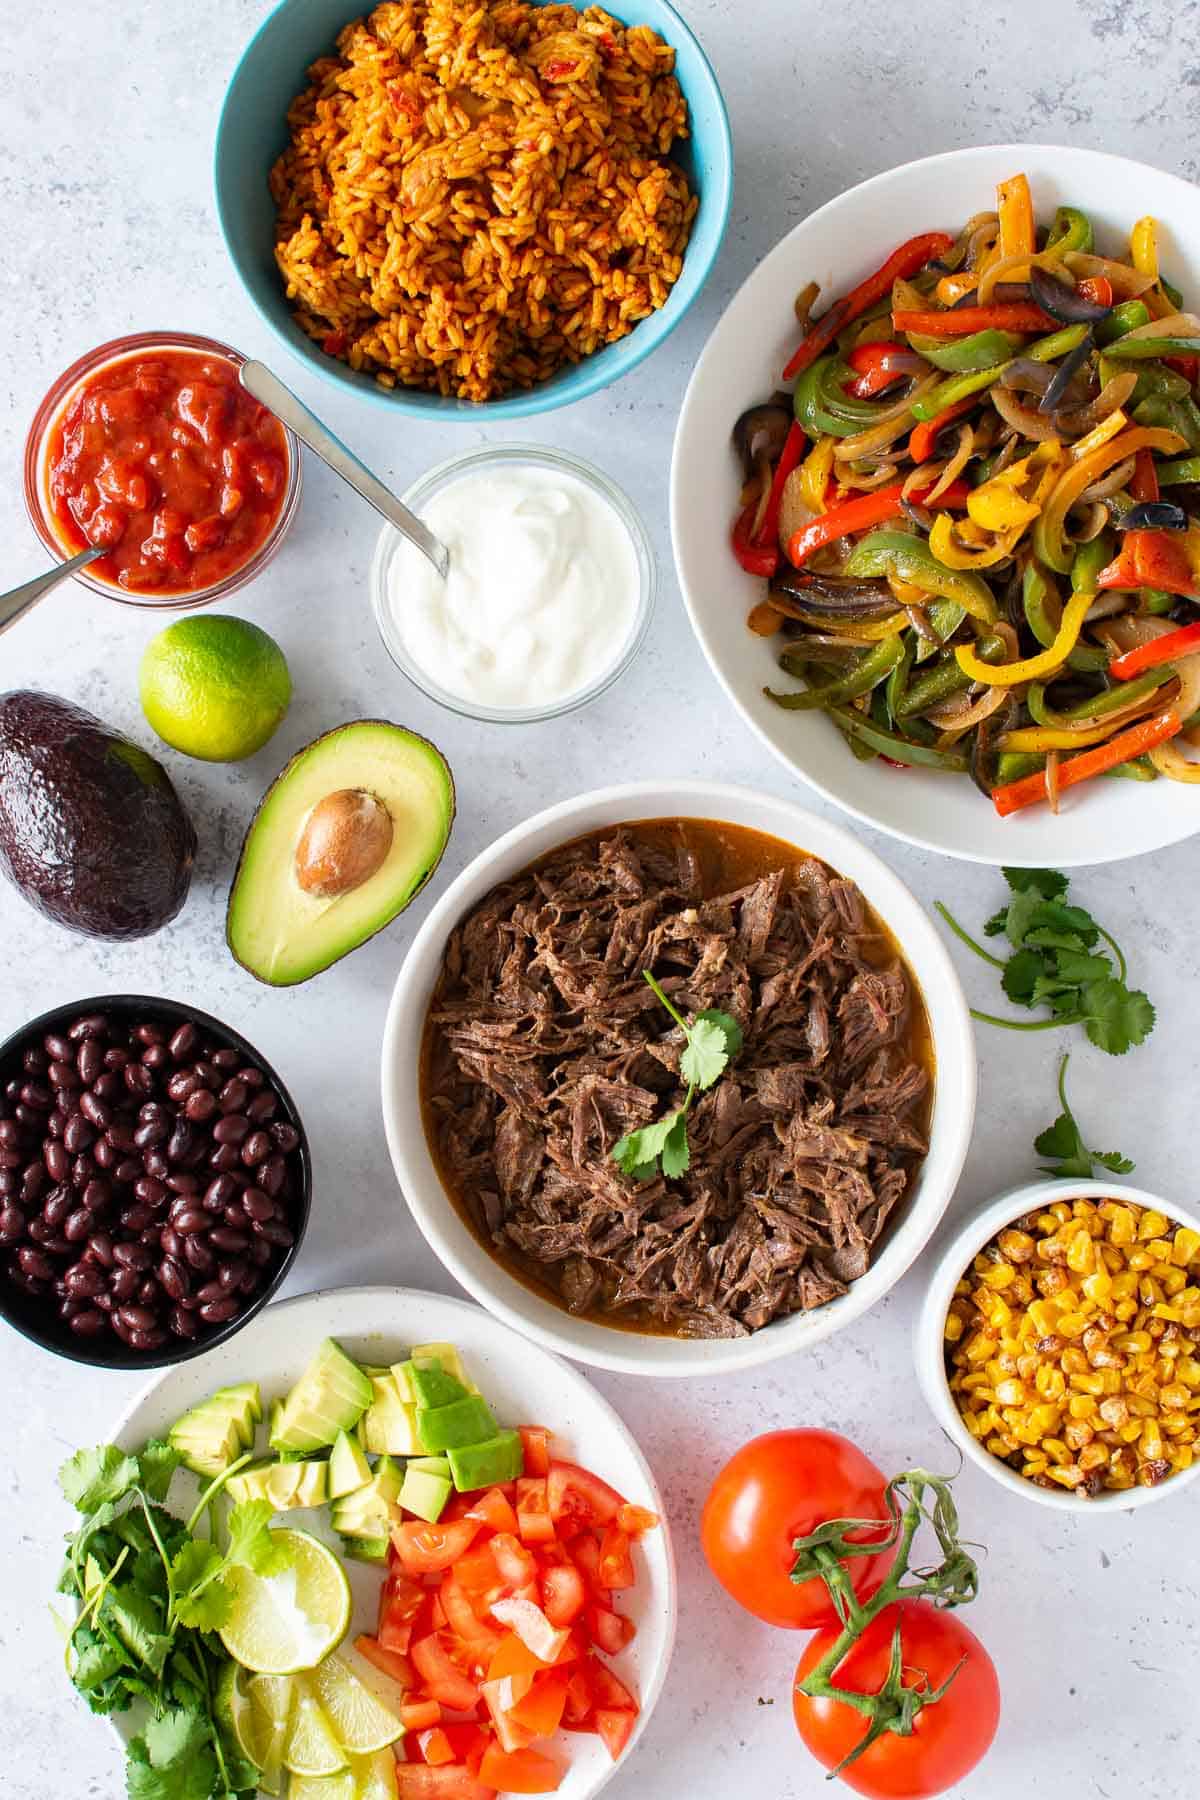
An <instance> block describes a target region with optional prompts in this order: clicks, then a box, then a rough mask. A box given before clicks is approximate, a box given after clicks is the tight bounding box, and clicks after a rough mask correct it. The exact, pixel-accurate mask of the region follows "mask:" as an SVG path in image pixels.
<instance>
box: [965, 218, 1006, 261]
mask: <svg viewBox="0 0 1200 1800" xmlns="http://www.w3.org/2000/svg"><path fill="white" fill-rule="evenodd" d="M999 235H1000V220H999V218H998V217H997V215H996V214H995V213H987V214H985V215H983V216H981V217H980V219H979V224H978V225H977V226H976V228H975V230H974V231H973V232H972V233H971V235H970V238H969V239H968V240H967V254H966V257H965V258H964V262H965V265H966V267H967V268H968V269H971V270H975V269H977V268H978V267H979V259H980V257H981V256H983V255H984V254H985V253H986V252H987V251H988V250H990V249H991V247H992V245H993V244H994V243H995V242H996V239H997V238H998V237H999Z"/></svg>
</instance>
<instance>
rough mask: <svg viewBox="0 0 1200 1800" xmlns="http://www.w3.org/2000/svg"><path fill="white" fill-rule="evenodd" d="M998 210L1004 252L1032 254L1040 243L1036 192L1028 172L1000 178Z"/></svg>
mask: <svg viewBox="0 0 1200 1800" xmlns="http://www.w3.org/2000/svg"><path fill="white" fill-rule="evenodd" d="M996 211H997V213H998V214H999V216H1000V254H1001V256H1032V255H1033V252H1034V250H1035V249H1036V247H1037V244H1036V240H1035V237H1034V223H1033V196H1032V194H1031V193H1030V192H1029V181H1028V179H1027V177H1026V176H1024V175H1013V176H1011V177H1010V179H1009V180H1008V181H1002V182H1000V184H999V185H998V187H997V188H996ZM1015 278H1016V279H1019V277H1015Z"/></svg>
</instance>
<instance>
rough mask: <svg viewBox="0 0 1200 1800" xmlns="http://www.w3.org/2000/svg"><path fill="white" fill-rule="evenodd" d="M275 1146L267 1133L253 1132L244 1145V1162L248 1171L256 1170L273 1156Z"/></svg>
mask: <svg viewBox="0 0 1200 1800" xmlns="http://www.w3.org/2000/svg"><path fill="white" fill-rule="evenodd" d="M272 1150H273V1145H272V1143H271V1139H270V1137H269V1136H268V1135H267V1133H266V1132H265V1131H252V1132H251V1133H250V1136H249V1137H248V1138H247V1139H246V1141H245V1143H244V1144H243V1145H242V1161H243V1163H244V1164H245V1165H246V1167H247V1168H248V1169H256V1168H257V1167H258V1165H259V1163H264V1162H266V1160H267V1158H268V1157H269V1156H270V1155H271V1154H272Z"/></svg>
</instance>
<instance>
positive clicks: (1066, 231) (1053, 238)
mask: <svg viewBox="0 0 1200 1800" xmlns="http://www.w3.org/2000/svg"><path fill="white" fill-rule="evenodd" d="M1095 247H1096V235H1095V233H1094V232H1093V230H1092V221H1091V220H1090V219H1089V218H1088V216H1087V214H1086V213H1085V212H1080V210H1079V208H1078V207H1077V206H1060V207H1059V209H1058V211H1057V212H1056V213H1055V215H1054V223H1053V224H1052V225H1051V227H1050V235H1049V236H1048V237H1047V239H1046V248H1047V250H1058V251H1060V252H1061V253H1062V255H1064V256H1066V255H1068V254H1070V253H1071V252H1082V254H1083V255H1084V256H1090V255H1091V253H1092V251H1093V250H1094V249H1095Z"/></svg>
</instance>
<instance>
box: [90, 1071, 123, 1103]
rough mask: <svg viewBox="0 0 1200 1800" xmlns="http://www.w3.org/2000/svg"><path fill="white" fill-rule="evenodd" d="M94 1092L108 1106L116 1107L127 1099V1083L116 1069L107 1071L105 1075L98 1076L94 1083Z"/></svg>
mask: <svg viewBox="0 0 1200 1800" xmlns="http://www.w3.org/2000/svg"><path fill="white" fill-rule="evenodd" d="M92 1092H93V1094H95V1096H96V1098H97V1100H103V1102H104V1104H105V1105H106V1106H115V1105H116V1104H117V1102H118V1101H119V1100H124V1099H125V1098H126V1094H125V1083H124V1081H123V1080H122V1079H121V1077H120V1075H118V1073H117V1071H116V1070H115V1069H106V1070H105V1071H104V1074H103V1075H98V1076H97V1077H96V1079H95V1081H93V1083H92Z"/></svg>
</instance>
